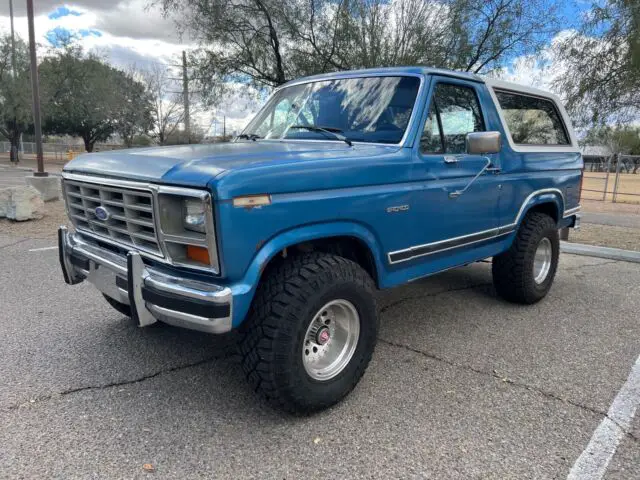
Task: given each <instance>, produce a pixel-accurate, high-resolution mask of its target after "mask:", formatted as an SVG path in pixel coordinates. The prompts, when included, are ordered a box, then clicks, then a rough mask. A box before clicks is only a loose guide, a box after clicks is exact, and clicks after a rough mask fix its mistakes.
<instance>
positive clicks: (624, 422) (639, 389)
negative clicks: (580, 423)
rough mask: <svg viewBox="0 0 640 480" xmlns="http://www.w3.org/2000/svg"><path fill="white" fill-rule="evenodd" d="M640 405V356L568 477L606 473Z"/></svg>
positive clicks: (590, 479)
mask: <svg viewBox="0 0 640 480" xmlns="http://www.w3.org/2000/svg"><path fill="white" fill-rule="evenodd" d="M638 405H640V357H638V359H637V360H636V363H635V364H634V365H633V368H632V369H631V373H630V374H629V378H627V381H626V382H625V384H624V385H623V386H622V388H621V389H620V391H619V392H618V395H616V398H615V399H614V400H613V403H612V404H611V407H610V408H609V411H608V412H607V416H606V417H605V418H604V419H603V420H602V422H600V425H599V426H598V428H597V429H596V431H595V432H594V433H593V436H592V437H591V441H590V442H589V445H587V448H586V449H585V450H584V451H583V452H582V454H581V455H580V457H578V460H576V463H575V464H574V465H573V468H571V471H570V472H569V475H568V476H567V480H578V479H581V480H585V479H587V480H596V479H601V478H602V477H603V476H604V474H605V473H606V471H607V466H608V465H609V462H610V461H611V459H612V458H613V455H614V454H615V453H616V449H617V448H618V445H619V444H620V440H622V438H623V437H624V435H625V432H628V431H629V429H630V428H631V422H632V420H633V417H634V416H635V414H636V410H637V409H638Z"/></svg>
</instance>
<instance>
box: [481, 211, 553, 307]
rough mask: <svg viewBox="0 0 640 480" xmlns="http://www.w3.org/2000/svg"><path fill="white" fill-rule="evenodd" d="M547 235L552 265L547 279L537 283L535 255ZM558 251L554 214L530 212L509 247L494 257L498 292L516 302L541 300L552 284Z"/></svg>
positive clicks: (494, 275) (494, 278) (493, 267)
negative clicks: (552, 216) (552, 215)
mask: <svg viewBox="0 0 640 480" xmlns="http://www.w3.org/2000/svg"><path fill="white" fill-rule="evenodd" d="M545 237H546V238H548V239H549V241H550V242H551V268H550V270H549V273H548V274H547V276H546V278H545V279H544V281H542V283H540V284H538V283H536V281H535V279H534V258H535V254H536V249H537V248H538V245H539V244H540V242H541V241H542V239H543V238H545ZM559 254H560V240H559V238H558V227H557V226H556V222H555V221H554V220H553V218H551V217H550V216H549V215H545V214H544V213H539V212H531V213H529V214H527V216H526V217H525V219H524V220H523V222H522V224H521V225H520V228H519V229H518V232H517V234H516V238H515V240H514V241H513V244H512V245H511V247H510V248H509V250H507V251H506V252H504V253H502V254H500V255H497V256H495V257H493V266H492V273H493V284H494V286H495V288H496V291H497V292H498V295H500V296H501V297H502V298H504V299H505V300H508V301H510V302H514V303H523V304H532V303H536V302H538V301H540V300H541V299H542V298H544V297H545V295H546V294H547V293H548V292H549V289H550V288H551V285H552V283H553V279H554V277H555V274H556V270H557V268H558V257H559Z"/></svg>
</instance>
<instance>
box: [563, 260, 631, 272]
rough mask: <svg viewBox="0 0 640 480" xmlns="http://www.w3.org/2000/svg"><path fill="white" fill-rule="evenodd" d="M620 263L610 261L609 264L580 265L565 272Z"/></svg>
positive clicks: (566, 269) (565, 269)
mask: <svg viewBox="0 0 640 480" xmlns="http://www.w3.org/2000/svg"><path fill="white" fill-rule="evenodd" d="M619 262H620V260H609V261H607V262H600V263H587V264H586V265H579V266H577V267H571V268H564V269H563V270H564V271H565V272H574V271H576V270H581V269H583V268H587V267H600V266H602V265H611V264H612V263H619Z"/></svg>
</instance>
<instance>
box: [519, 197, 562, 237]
mask: <svg viewBox="0 0 640 480" xmlns="http://www.w3.org/2000/svg"><path fill="white" fill-rule="evenodd" d="M543 203H552V204H553V205H555V207H556V214H557V216H556V218H557V219H558V222H560V221H561V220H562V216H563V215H564V210H565V201H564V195H563V194H562V191H561V190H560V189H558V188H545V189H543V190H536V191H534V192H531V193H530V194H529V196H528V197H527V198H526V199H525V200H524V202H522V206H521V207H520V210H519V211H518V215H517V216H516V218H515V221H514V222H513V223H512V224H511V225H512V226H513V227H514V229H518V227H520V224H521V223H522V220H523V219H524V217H525V216H526V214H527V213H528V212H529V210H531V209H532V208H533V207H535V206H536V205H541V204H543Z"/></svg>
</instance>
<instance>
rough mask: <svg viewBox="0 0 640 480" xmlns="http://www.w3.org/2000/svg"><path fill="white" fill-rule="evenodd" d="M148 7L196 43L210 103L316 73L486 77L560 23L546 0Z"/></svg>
mask: <svg viewBox="0 0 640 480" xmlns="http://www.w3.org/2000/svg"><path fill="white" fill-rule="evenodd" d="M154 3H155V4H157V5H160V6H161V8H162V9H163V12H164V13H165V15H167V16H171V15H174V14H175V17H176V18H177V19H178V20H177V22H178V24H179V26H180V27H181V28H182V30H184V31H188V32H189V33H190V35H191V36H192V37H194V38H196V39H198V40H199V41H200V44H201V49H200V50H199V51H197V52H196V53H195V54H193V55H192V57H191V58H190V64H191V65H194V67H195V69H196V71H197V77H198V78H199V79H200V82H201V83H202V85H201V86H202V87H203V88H202V89H203V90H204V91H206V92H208V93H209V98H214V97H215V96H216V95H219V93H220V88H219V87H220V85H222V84H223V83H224V81H225V80H228V79H229V78H236V79H240V80H242V81H247V80H248V81H251V82H252V83H254V84H255V85H256V86H265V85H266V86H278V85H281V84H283V83H285V82H286V81H288V80H291V79H293V78H297V77H299V76H303V75H309V74H314V73H321V72H327V71H335V70H348V69H354V68H367V67H379V66H394V65H406V64H414V65H429V66H436V67H445V68H453V69H459V70H466V71H471V72H487V71H491V70H493V69H496V68H499V67H500V66H502V65H504V64H505V62H506V61H507V60H508V59H509V58H511V57H512V56H513V55H524V54H532V53H535V52H536V51H538V49H540V48H541V47H542V46H543V45H545V43H546V41H547V40H548V39H549V38H550V36H551V35H552V34H553V33H554V32H555V31H556V27H557V25H556V16H555V15H554V13H555V6H554V5H555V3H556V2H553V1H552V0H392V1H389V0H337V1H336V0H288V1H286V2H283V1H280V0H154ZM542 12H544V14H542ZM205 100H206V99H205Z"/></svg>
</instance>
